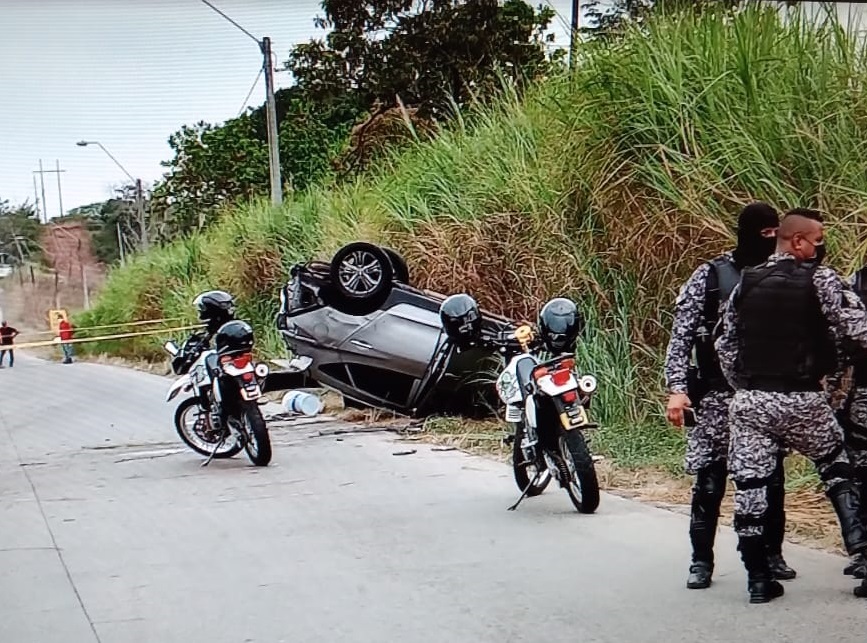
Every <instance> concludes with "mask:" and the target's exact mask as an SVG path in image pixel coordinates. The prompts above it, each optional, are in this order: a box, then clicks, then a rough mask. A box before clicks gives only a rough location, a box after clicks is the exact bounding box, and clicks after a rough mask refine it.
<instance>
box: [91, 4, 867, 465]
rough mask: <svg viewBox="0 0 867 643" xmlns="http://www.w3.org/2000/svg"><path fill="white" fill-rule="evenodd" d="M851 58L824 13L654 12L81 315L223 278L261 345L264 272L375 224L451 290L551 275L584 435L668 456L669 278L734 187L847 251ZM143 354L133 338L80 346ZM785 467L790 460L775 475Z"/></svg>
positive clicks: (153, 311)
mask: <svg viewBox="0 0 867 643" xmlns="http://www.w3.org/2000/svg"><path fill="white" fill-rule="evenodd" d="M865 81H867V65H865V59H864V56H863V54H862V53H861V52H860V51H858V49H857V48H856V41H855V39H854V38H853V37H851V36H850V35H848V34H847V33H846V32H845V30H843V29H841V28H840V27H839V25H835V24H825V25H822V26H819V27H816V28H808V27H806V26H804V25H803V24H802V23H800V22H798V21H789V22H788V23H785V22H783V21H782V20H781V19H780V17H779V15H778V14H777V12H776V11H775V10H773V9H768V8H759V7H756V6H753V7H750V8H749V9H748V10H746V11H744V12H743V13H741V14H740V15H738V16H737V17H736V18H735V19H733V20H728V19H725V18H723V17H722V16H719V15H710V14H706V15H704V16H694V15H682V16H674V17H667V18H663V19H657V20H655V21H653V22H652V23H651V24H650V25H648V26H647V32H646V33H640V32H638V31H632V32H630V33H628V34H627V35H626V37H625V39H624V40H623V41H621V42H618V43H615V44H603V43H591V44H588V45H586V46H585V47H583V48H582V50H581V61H580V65H579V67H578V69H577V71H576V72H575V73H574V74H573V75H572V76H571V77H570V78H566V77H560V78H553V79H549V80H548V81H546V82H544V83H543V84H541V85H540V86H538V87H537V88H535V89H533V90H532V91H530V92H529V94H528V95H526V96H525V97H524V98H523V100H520V101H519V100H517V99H516V98H514V96H512V97H508V96H507V97H505V98H504V99H503V100H502V101H501V102H500V104H499V105H497V106H496V108H494V109H491V110H488V111H484V112H480V113H473V114H468V115H466V116H465V117H464V118H463V119H459V120H458V121H456V122H455V123H453V124H452V125H451V127H450V129H449V130H448V131H446V132H444V133H443V134H442V135H441V136H439V137H438V138H437V139H436V140H435V141H433V142H431V143H425V144H419V145H418V146H416V147H414V148H413V149H410V150H409V151H407V152H406V153H403V154H401V155H400V156H396V157H395V158H393V159H391V160H390V161H387V162H385V163H383V164H382V165H381V166H380V167H379V168H378V170H377V171H376V173H375V174H373V175H372V176H368V177H365V178H362V179H359V180H357V181H356V182H353V183H350V184H345V185H340V186H324V187H320V188H316V189H313V190H311V191H309V192H307V193H305V194H303V195H298V196H296V197H295V198H293V199H292V200H291V201H289V202H287V203H286V204H285V205H284V206H283V207H282V208H280V209H272V208H270V207H268V206H267V205H263V204H253V205H250V206H248V207H245V208H241V209H238V210H235V211H230V212H227V213H225V215H224V217H223V219H222V220H221V221H220V222H219V223H217V224H215V225H214V227H213V228H212V229H211V230H210V231H209V232H207V233H206V234H203V235H197V236H193V237H192V238H189V239H186V240H183V241H179V242H177V243H176V244H174V245H172V246H170V247H167V248H162V249H158V250H155V251H153V252H151V253H150V254H148V255H147V256H145V257H141V258H139V259H138V260H136V261H135V262H134V263H133V264H132V265H130V266H128V267H127V268H125V269H122V270H117V271H115V272H114V273H113V274H112V276H111V279H110V281H109V283H108V284H107V287H106V289H105V290H104V292H103V294H102V297H101V299H100V302H99V305H98V306H97V307H96V308H95V309H94V310H92V311H90V312H88V313H87V314H86V315H84V316H83V318H81V319H79V320H78V321H79V324H81V325H91V324H101V323H111V322H118V321H127V320H132V319H148V318H153V317H158V316H166V317H176V316H186V317H187V318H189V319H192V311H191V310H190V301H191V299H192V297H193V296H194V295H195V294H196V293H197V292H198V291H200V290H203V289H205V288H211V287H221V288H225V289H227V290H229V291H231V292H233V293H234V294H235V295H237V296H238V297H239V299H240V301H241V302H242V305H241V314H242V315H244V316H245V317H247V318H249V319H251V320H252V321H253V322H254V323H255V325H256V328H257V329H258V332H259V341H260V346H261V348H262V350H263V351H264V352H266V353H270V354H274V355H281V354H282V348H281V347H280V346H279V343H278V340H277V337H276V335H275V333H274V331H273V314H274V312H275V311H276V306H277V288H278V286H279V285H280V284H281V283H282V282H283V280H284V279H285V277H286V274H287V269H288V267H289V266H290V265H291V264H292V263H293V262H295V261H297V260H299V259H305V258H309V257H311V256H318V257H321V258H327V257H328V256H329V255H330V253H331V252H332V251H333V250H335V249H336V248H337V247H338V246H339V245H340V244H341V243H342V242H344V241H347V240H350V239H359V238H360V239H367V240H371V241H376V242H387V243H388V244H389V245H392V246H393V247H395V248H396V249H397V250H399V251H400V252H402V253H403V254H404V255H405V256H406V257H407V259H408V262H409V265H410V267H411V270H412V272H413V275H414V280H415V282H416V283H417V284H418V285H420V286H424V287H430V288H434V289H437V290H441V291H446V292H451V291H456V290H467V291H469V292H471V293H473V294H474V295H475V296H476V297H477V298H478V299H479V300H480V301H481V303H482V304H483V305H484V306H486V307H488V308H490V309H493V310H497V311H500V312H503V313H506V314H508V315H513V316H516V317H533V316H534V315H535V311H536V310H537V307H538V305H539V303H540V302H541V301H543V300H545V299H546V298H548V297H549V296H552V295H556V294H561V293H566V294H569V295H571V296H574V297H576V298H577V299H578V300H580V302H581V304H582V306H583V308H584V310H585V311H586V313H587V316H588V321H589V327H588V331H587V335H586V339H585V341H584V342H583V343H582V345H581V347H580V358H581V363H582V365H584V367H585V368H587V369H588V370H590V371H592V372H594V373H595V374H596V375H597V377H598V378H599V381H600V382H601V388H600V392H599V395H598V399H597V401H596V402H595V414H596V416H597V417H598V419H599V420H600V421H601V423H602V425H603V426H604V427H605V428H604V429H603V430H601V431H599V432H598V434H597V435H596V438H595V442H594V446H595V448H596V449H597V450H600V451H602V452H603V453H606V454H607V455H608V456H610V457H611V458H613V459H614V460H615V461H616V462H617V463H618V464H620V465H622V466H625V467H638V466H648V465H651V466H656V467H662V468H664V469H666V470H668V471H673V472H677V471H679V467H680V459H681V452H682V446H683V442H682V437H681V436H680V435H679V434H678V433H677V432H675V431H672V430H671V429H670V428H668V427H667V426H666V425H665V423H664V420H663V417H662V405H661V402H662V400H663V396H662V376H661V363H662V354H663V351H664V347H665V342H666V341H667V338H668V328H669V324H670V310H671V307H672V303H673V301H674V296H675V293H676V290H677V288H678V287H679V285H680V284H681V283H682V282H683V281H684V279H685V278H686V277H687V276H688V275H689V273H690V272H691V271H692V270H693V269H694V268H695V267H696V265H697V263H698V262H699V261H700V260H701V259H702V258H709V257H711V256H713V255H714V254H715V253H717V252H719V251H721V250H723V249H725V248H727V247H729V246H731V244H732V241H733V234H732V232H731V229H732V225H733V221H734V217H735V215H736V212H737V211H738V210H739V209H740V207H741V206H742V205H743V204H744V203H746V202H747V201H749V200H751V199H755V198H760V199H764V200H768V201H770V202H772V203H773V204H775V205H776V206H777V207H779V208H781V209H786V208H789V207H792V206H795V205H808V206H816V207H820V208H821V209H822V210H824V211H825V212H828V213H829V215H830V220H831V224H830V232H829V250H830V252H829V256H830V262H831V263H832V264H834V265H835V266H836V267H838V268H840V269H844V270H847V269H850V268H852V267H853V266H854V265H855V263H857V261H858V260H860V259H861V257H862V255H863V252H862V250H863V247H862V243H861V241H860V239H861V238H862V232H863V219H862V213H863V212H864V209H863V208H864V204H865V203H867V199H865V196H867V171H865V170H867V149H865V143H867V97H865V96H867V95H865V93H864V87H865ZM96 350H111V351H113V352H115V353H119V354H125V355H135V356H139V357H141V356H158V355H159V352H160V350H159V343H158V342H157V341H154V340H152V339H147V340H141V341H136V342H125V343H122V344H113V345H111V346H103V347H96ZM804 471H806V469H805V468H804V467H803V464H802V463H801V464H798V465H797V467H796V470H794V471H793V474H795V476H796V477H797V476H801V477H802V478H803V479H804V480H805V481H809V480H810V478H809V476H804V475H803V472H804Z"/></svg>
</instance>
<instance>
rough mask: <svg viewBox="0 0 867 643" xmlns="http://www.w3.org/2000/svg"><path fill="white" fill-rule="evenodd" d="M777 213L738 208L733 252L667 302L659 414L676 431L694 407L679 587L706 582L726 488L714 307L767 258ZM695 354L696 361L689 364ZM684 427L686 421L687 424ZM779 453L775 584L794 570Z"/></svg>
mask: <svg viewBox="0 0 867 643" xmlns="http://www.w3.org/2000/svg"><path fill="white" fill-rule="evenodd" d="M779 224H780V222H779V216H778V214H777V211H776V210H774V208H772V207H771V206H769V205H767V204H765V203H752V204H750V205H748V206H746V207H745V208H744V209H743V210H742V211H741V213H740V215H739V217H738V229H737V247H736V248H735V249H734V250H733V251H730V252H726V253H725V254H723V255H721V256H719V257H716V258H715V259H713V260H711V261H709V262H706V263H703V264H702V265H700V266H699V267H698V268H697V269H696V270H695V272H694V273H693V274H692V276H691V277H690V278H689V280H688V281H687V282H686V283H685V284H684V286H683V287H682V288H681V289H680V293H679V294H678V296H677V300H676V302H675V312H674V324H673V328H672V333H671V341H670V342H669V344H668V351H667V353H666V359H665V379H666V385H667V388H668V391H669V394H670V396H669V400H668V408H667V416H668V419H669V421H670V422H671V423H672V424H674V425H675V426H683V425H684V423H685V418H684V414H685V413H687V414H689V413H690V412H692V411H693V407H695V410H697V413H696V420H697V421H696V422H695V423H694V426H691V427H690V428H689V431H688V434H687V451H686V458H685V468H686V471H687V473H689V474H691V475H694V476H695V483H694V485H693V488H692V511H691V514H690V525H689V536H690V541H691V542H692V564H691V565H690V568H689V577H688V578H687V582H686V586H687V587H688V588H690V589H704V588H706V587H709V586H710V584H711V577H712V575H713V566H714V553H713V546H714V539H715V536H716V529H717V521H718V519H719V513H720V504H721V503H722V499H723V496H724V495H725V489H726V457H727V455H728V448H729V430H728V405H729V402H730V401H731V398H732V395H733V391H732V389H731V387H730V386H729V385H728V382H726V380H725V378H724V377H723V374H722V371H721V370H720V368H719V363H718V361H717V358H716V351H715V350H714V346H713V340H712V338H711V332H712V330H713V328H714V326H715V325H716V323H717V320H718V318H719V309H720V305H721V304H723V303H725V301H726V299H728V296H729V294H730V293H731V291H732V289H733V288H734V286H735V285H736V284H737V282H738V280H739V279H740V274H741V270H742V269H743V268H744V267H746V266H755V265H758V264H761V263H763V262H765V261H767V259H768V256H769V255H770V254H771V253H772V252H773V251H774V246H775V243H776V239H775V234H776V229H777V227H778V226H779ZM693 350H694V351H695V357H696V360H695V361H696V364H695V365H691V364H690V355H691V353H692V352H693ZM689 424H693V423H691V422H689ZM783 458H784V454H783V453H782V451H781V452H780V455H779V459H778V467H777V468H776V469H775V475H774V476H773V479H772V484H771V496H772V497H771V506H772V511H771V514H770V516H771V518H772V519H771V520H770V521H769V526H768V527H769V535H768V536H769V537H768V562H769V565H770V567H771V570H772V571H773V573H774V576H775V577H776V578H778V579H787V580H788V579H792V578H794V577H795V576H796V573H795V570H793V569H792V568H790V567H789V566H788V565H786V562H785V560H784V559H783V556H782V545H783V538H784V535H785V520H786V519H785V512H784V508H783V504H784V497H785V491H784V487H783V468H782V463H783Z"/></svg>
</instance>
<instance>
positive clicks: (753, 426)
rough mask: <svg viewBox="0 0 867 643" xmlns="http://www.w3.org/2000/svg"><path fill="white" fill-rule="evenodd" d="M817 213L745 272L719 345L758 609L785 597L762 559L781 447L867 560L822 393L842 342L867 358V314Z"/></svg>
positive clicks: (847, 470) (732, 466)
mask: <svg viewBox="0 0 867 643" xmlns="http://www.w3.org/2000/svg"><path fill="white" fill-rule="evenodd" d="M824 250H825V245H824V226H823V225H822V217H821V216H820V214H819V213H818V212H816V211H815V210H807V209H797V210H792V211H790V212H788V213H787V214H786V215H785V216H784V217H783V219H782V221H781V222H780V228H779V230H778V231H777V247H776V251H775V252H774V254H772V255H771V256H770V258H769V259H768V261H767V262H766V263H765V264H763V265H760V266H757V267H755V268H747V269H745V270H744V271H743V273H742V276H741V280H740V282H739V283H738V285H737V286H735V288H734V290H733V291H732V295H731V298H730V299H729V300H728V302H727V304H726V307H725V311H724V313H723V317H722V327H721V334H720V336H719V338H718V339H717V341H716V349H717V354H718V357H719V360H720V366H721V367H722V370H723V373H724V375H725V377H726V379H727V380H728V381H729V383H730V384H731V385H732V387H733V388H734V389H735V394H734V397H733V398H732V403H731V406H730V408H729V417H730V425H729V430H730V432H731V438H730V446H729V461H728V462H729V473H730V474H731V477H732V479H733V480H734V482H735V518H734V525H735V531H736V532H737V535H738V550H739V551H740V554H741V559H742V560H743V562H744V566H745V567H746V570H747V591H748V592H749V596H750V602H751V603H767V602H768V601H771V600H773V599H775V598H778V597H779V596H782V595H783V586H782V585H780V583H778V582H777V581H776V580H774V579H773V577H772V575H771V573H770V570H769V569H768V561H767V557H766V556H765V547H766V544H765V530H764V526H765V523H766V520H767V511H768V482H769V481H770V479H771V477H772V475H773V473H774V469H775V466H776V464H777V460H776V455H777V452H778V450H779V448H780V445H781V444H782V445H784V446H787V447H791V448H793V449H795V450H796V451H799V452H800V453H802V454H803V455H804V456H806V457H807V458H809V459H810V460H812V461H813V463H814V464H815V466H816V469H817V471H818V473H819V476H820V478H821V479H822V481H823V483H824V487H825V493H826V495H827V496H828V498H829V499H830V501H831V504H832V505H833V507H834V511H835V512H836V514H837V518H838V520H839V522H840V530H841V532H842V535H843V542H844V544H845V546H846V549H847V551H848V552H849V554H850V555H852V556H854V555H857V554H858V553H862V552H865V551H867V530H865V527H864V525H863V524H862V523H861V520H860V516H859V513H860V494H859V492H858V486H857V484H856V483H855V472H854V471H853V468H852V465H851V464H850V461H849V458H848V455H847V453H846V451H845V449H844V446H843V431H842V429H841V428H840V425H839V424H838V423H837V421H836V419H835V417H834V413H833V411H832V409H831V407H830V405H829V404H828V401H827V398H826V397H825V393H824V391H823V388H822V379H823V378H824V377H825V376H826V375H829V374H831V373H832V372H833V371H834V370H835V368H836V366H837V363H836V359H835V358H836V352H835V338H836V339H837V340H839V342H840V345H841V346H842V347H843V349H844V350H845V351H846V352H849V353H851V354H853V355H867V310H865V307H864V304H863V303H862V302H861V300H860V299H859V298H858V296H857V295H856V294H855V293H854V292H853V291H852V290H851V288H849V287H848V286H847V285H846V284H845V283H844V282H843V280H842V279H841V278H840V276H839V275H838V274H837V273H836V272H834V271H833V270H832V269H831V268H829V267H827V266H823V265H822V259H823V258H824V256H825V252H824Z"/></svg>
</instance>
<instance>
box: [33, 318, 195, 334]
mask: <svg viewBox="0 0 867 643" xmlns="http://www.w3.org/2000/svg"><path fill="white" fill-rule="evenodd" d="M183 319H184V318H183V317H167V318H166V319H150V320H146V321H135V322H121V323H118V324H104V325H102V326H86V327H81V328H77V327H73V331H75V332H76V333H79V332H86V331H89V330H105V329H106V328H121V327H124V326H148V325H150V324H163V323H165V322H173V321H181V320H183ZM21 334H22V335H56V334H57V331H56V330H35V331H26V332H22V333H21Z"/></svg>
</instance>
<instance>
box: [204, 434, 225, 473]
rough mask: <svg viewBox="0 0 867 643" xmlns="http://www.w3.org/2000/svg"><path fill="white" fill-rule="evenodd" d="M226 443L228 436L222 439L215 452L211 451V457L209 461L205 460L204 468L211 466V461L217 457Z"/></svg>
mask: <svg viewBox="0 0 867 643" xmlns="http://www.w3.org/2000/svg"><path fill="white" fill-rule="evenodd" d="M225 442H226V436H223V438H222V439H221V440H220V441H219V442H217V446H215V447H214V450H213V451H211V455H209V456H208V459H207V460H205V461H204V462H202V464H201V466H203V467H207V466H208V465H209V464H211V460H213V459H214V456H215V455H217V451H218V450H219V448H220V447H221V446H223V444H224V443H225Z"/></svg>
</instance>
